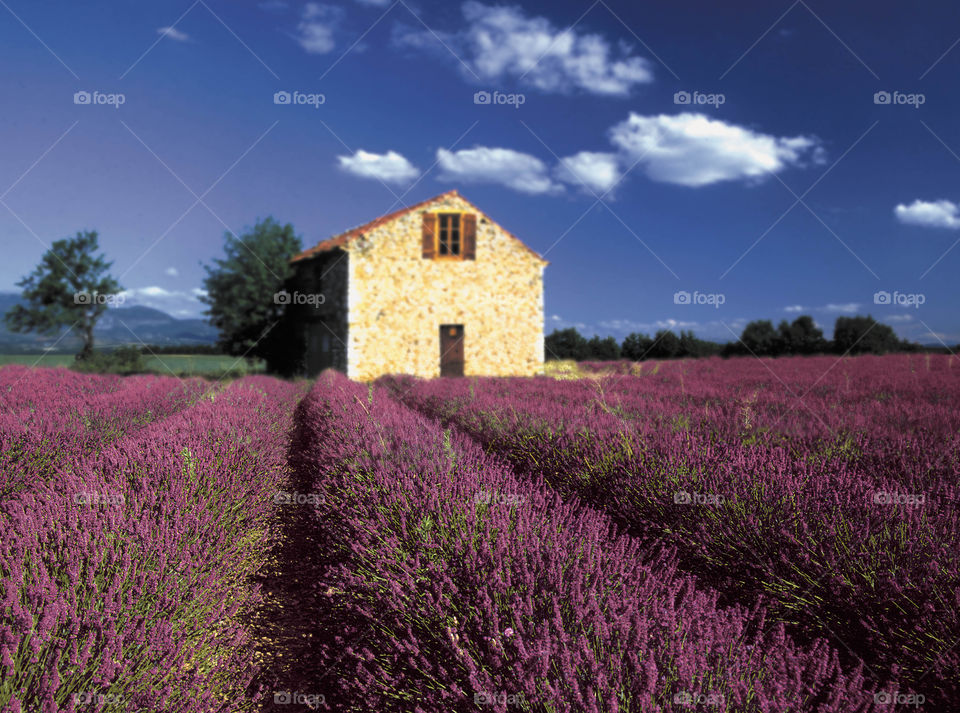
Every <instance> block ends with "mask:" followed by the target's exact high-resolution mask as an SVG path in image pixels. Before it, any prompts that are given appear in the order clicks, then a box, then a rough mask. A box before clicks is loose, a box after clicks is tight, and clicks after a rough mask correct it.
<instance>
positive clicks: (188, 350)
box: [140, 344, 223, 356]
mask: <svg viewBox="0 0 960 713" xmlns="http://www.w3.org/2000/svg"><path fill="white" fill-rule="evenodd" d="M140 353H141V354H145V355H147V356H149V355H150V354H216V355H220V354H223V349H222V348H221V347H218V346H217V345H216V344H164V345H163V346H160V345H145V346H142V347H140Z"/></svg>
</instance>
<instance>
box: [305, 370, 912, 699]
mask: <svg viewBox="0 0 960 713" xmlns="http://www.w3.org/2000/svg"><path fill="white" fill-rule="evenodd" d="M293 444H294V448H293V451H292V453H293V461H292V464H293V466H294V469H295V471H296V472H297V473H298V476H299V478H300V482H302V483H304V484H306V485H307V487H310V488H312V492H311V495H313V496H314V502H316V503H318V504H317V505H316V506H314V514H315V516H316V518H317V521H318V522H319V523H320V525H321V526H322V527H323V529H324V530H325V531H326V532H328V533H330V534H332V536H333V540H334V541H335V542H338V543H340V548H341V549H342V552H343V555H344V559H343V561H342V563H341V564H340V565H339V566H337V567H336V568H334V569H333V570H332V571H331V572H330V573H329V581H326V582H324V583H323V584H324V586H325V587H326V592H327V594H328V595H329V596H330V602H331V606H335V607H338V608H340V609H341V611H342V613H343V614H342V616H343V621H344V622H345V623H344V625H343V627H342V628H341V630H340V636H339V637H338V639H337V640H336V641H334V642H332V643H330V644H329V646H331V647H332V648H334V649H335V653H336V654H338V655H341V656H342V657H343V658H342V660H341V662H340V664H339V665H338V666H337V667H336V668H335V669H334V670H335V675H334V673H333V672H332V671H324V672H321V671H318V672H317V681H316V684H315V685H316V687H317V688H318V689H320V690H317V691H312V692H311V693H312V694H313V695H317V696H319V695H321V694H322V695H323V696H324V697H326V699H327V700H328V701H329V700H332V699H334V698H336V699H337V700H340V701H343V702H344V703H343V707H342V708H338V710H356V711H370V710H403V711H411V712H413V711H417V712H420V713H428V712H430V713H432V712H434V711H441V710H443V711H466V710H477V709H478V707H480V708H486V709H488V710H494V711H501V712H502V711H508V710H532V711H553V712H555V713H560V712H562V711H604V712H613V711H634V712H636V711H674V710H684V709H686V708H688V707H689V706H691V705H698V704H699V705H706V706H708V707H709V709H710V710H727V711H734V710H736V711H799V710H803V711H867V710H877V711H884V710H891V709H896V708H898V706H893V707H892V708H891V707H890V706H884V705H883V703H884V702H885V696H886V695H887V693H885V691H889V690H894V689H896V683H895V682H891V683H889V684H888V686H889V688H885V689H884V691H878V690H875V689H874V688H873V687H869V686H865V685H864V683H863V680H862V676H861V670H860V669H859V667H858V668H855V669H852V670H847V671H844V670H842V669H841V667H840V665H839V662H838V658H837V654H836V652H835V651H834V650H833V649H832V648H830V647H829V646H828V645H827V644H826V643H825V642H823V641H816V642H813V643H811V644H809V645H807V646H799V645H797V644H795V643H794V642H793V641H791V639H790V638H789V637H787V636H786V635H785V634H784V630H783V627H782V625H777V624H771V623H770V622H768V621H767V620H766V619H765V612H764V610H763V609H762V608H759V607H757V608H753V609H752V610H749V609H746V608H743V607H739V606H730V607H719V606H718V605H717V594H716V593H715V592H713V591H711V590H709V589H705V588H702V587H700V586H698V585H697V584H696V582H695V581H694V580H693V579H692V578H690V577H687V576H683V575H680V574H678V573H677V571H676V563H675V559H674V557H673V555H672V553H671V552H670V551H669V549H664V548H662V547H660V546H651V547H647V546H642V545H641V544H639V543H638V541H637V540H635V539H633V538H631V537H627V536H623V535H622V534H618V532H617V531H616V529H615V528H614V527H613V526H612V525H611V523H610V521H609V520H608V519H607V518H606V517H605V516H603V515H601V514H599V513H597V512H596V511H594V510H592V509H590V508H586V507H583V506H580V505H578V504H573V503H565V502H564V501H563V499H562V498H561V497H559V496H558V495H557V493H555V492H554V491H553V490H552V489H550V488H549V487H546V486H545V485H544V484H542V483H540V482H537V481H535V480H533V479H530V478H518V477H517V476H516V475H515V473H514V472H513V470H512V469H511V468H510V466H509V465H507V464H506V463H505V462H503V461H502V460H499V459H497V458H495V457H492V456H489V455H487V454H485V453H484V452H483V451H482V449H481V448H480V447H479V446H478V445H477V444H476V443H475V442H474V441H473V440H472V439H470V438H469V437H467V436H465V435H464V434H462V433H460V432H459V431H456V430H453V431H449V430H443V429H442V428H441V427H440V425H439V424H438V423H436V422H435V421H432V420H430V419H427V418H425V417H423V416H421V415H419V414H417V413H415V412H413V411H411V410H410V409H408V408H406V407H404V406H402V405H401V404H399V403H398V402H397V401H395V400H394V399H393V398H391V397H389V396H388V395H387V392H386V391H384V390H382V389H380V388H368V387H366V386H361V385H358V384H354V383H352V382H350V381H348V380H347V379H345V378H344V377H342V376H339V375H335V374H333V373H327V374H324V375H322V376H321V378H320V379H319V380H318V382H317V383H316V384H315V386H314V388H313V390H312V391H311V392H310V394H309V395H308V396H307V398H306V399H304V401H303V402H301V404H300V406H299V407H298V410H297V414H296V430H295V436H294V438H293ZM334 688H336V689H337V690H336V691H333V690H332V689H334Z"/></svg>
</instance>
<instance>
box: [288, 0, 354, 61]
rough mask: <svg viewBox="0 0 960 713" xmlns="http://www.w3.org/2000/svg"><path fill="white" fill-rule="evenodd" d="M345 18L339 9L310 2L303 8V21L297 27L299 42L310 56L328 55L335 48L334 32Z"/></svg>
mask: <svg viewBox="0 0 960 713" xmlns="http://www.w3.org/2000/svg"><path fill="white" fill-rule="evenodd" d="M342 16H343V10H342V9H341V8H339V7H333V6H330V5H321V4H319V3H315V2H308V3H307V4H306V5H305V6H304V8H303V19H302V20H301V21H300V24H299V25H297V33H298V34H297V42H299V43H300V46H301V47H303V49H305V50H306V51H307V52H308V53H309V54H326V53H327V52H330V51H332V50H333V48H334V47H335V45H336V43H335V42H334V40H333V32H334V29H335V27H336V25H337V23H338V22H339V21H340V18H341V17H342Z"/></svg>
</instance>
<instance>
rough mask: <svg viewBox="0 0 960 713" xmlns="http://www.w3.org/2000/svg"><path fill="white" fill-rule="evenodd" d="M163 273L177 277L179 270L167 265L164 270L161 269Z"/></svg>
mask: <svg viewBox="0 0 960 713" xmlns="http://www.w3.org/2000/svg"><path fill="white" fill-rule="evenodd" d="M163 274H164V275H168V276H170V277H178V276H179V275H180V271H179V270H177V268H175V267H168V268H167V269H166V270H164V271H163Z"/></svg>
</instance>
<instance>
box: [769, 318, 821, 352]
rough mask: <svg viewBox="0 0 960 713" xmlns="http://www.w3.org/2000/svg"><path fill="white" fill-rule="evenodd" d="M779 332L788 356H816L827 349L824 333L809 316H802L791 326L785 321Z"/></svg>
mask: <svg viewBox="0 0 960 713" xmlns="http://www.w3.org/2000/svg"><path fill="white" fill-rule="evenodd" d="M777 331H778V332H779V333H780V340H781V342H782V343H783V351H784V353H786V354H816V353H817V352H822V351H825V350H826V348H827V342H826V340H825V339H824V338H823V332H822V331H821V330H820V329H819V328H818V327H817V325H816V324H814V322H813V317H811V316H809V315H806V314H802V315H800V316H799V317H797V318H796V319H795V320H793V322H792V323H790V324H787V321H786V320H783V321H782V322H780V326H779V327H778V330H777Z"/></svg>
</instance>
